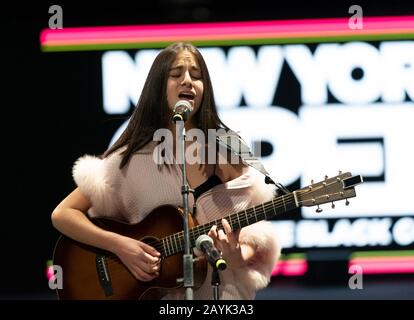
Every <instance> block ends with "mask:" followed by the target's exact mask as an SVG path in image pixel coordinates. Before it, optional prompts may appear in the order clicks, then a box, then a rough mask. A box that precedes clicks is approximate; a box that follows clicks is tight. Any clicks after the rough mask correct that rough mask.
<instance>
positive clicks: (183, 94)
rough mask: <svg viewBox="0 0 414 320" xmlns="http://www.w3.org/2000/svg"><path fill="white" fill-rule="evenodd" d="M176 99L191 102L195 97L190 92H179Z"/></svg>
mask: <svg viewBox="0 0 414 320" xmlns="http://www.w3.org/2000/svg"><path fill="white" fill-rule="evenodd" d="M178 98H180V99H184V100H191V101H192V100H194V98H195V96H194V94H192V93H191V92H181V93H180V94H179V95H178Z"/></svg>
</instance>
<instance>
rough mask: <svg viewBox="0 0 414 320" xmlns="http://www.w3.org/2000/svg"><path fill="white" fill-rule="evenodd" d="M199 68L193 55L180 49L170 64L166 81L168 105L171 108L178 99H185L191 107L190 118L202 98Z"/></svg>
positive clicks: (201, 81)
mask: <svg viewBox="0 0 414 320" xmlns="http://www.w3.org/2000/svg"><path fill="white" fill-rule="evenodd" d="M203 89H204V85H203V80H202V77H201V69H200V66H199V64H198V62H197V59H196V58H195V56H194V55H193V54H192V53H191V52H189V51H187V50H184V51H181V52H180V53H179V54H178V55H177V58H176V59H175V60H174V62H173V63H172V65H171V68H170V71H169V75H168V81H167V101H168V106H169V108H170V109H171V110H173V108H174V106H175V104H176V103H177V101H179V100H187V101H188V102H190V104H191V105H192V107H193V111H192V112H191V114H190V118H191V116H192V115H194V114H195V113H196V112H197V110H198V108H199V107H200V104H201V100H202V99H203Z"/></svg>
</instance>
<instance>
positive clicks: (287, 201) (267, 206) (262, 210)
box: [106, 181, 340, 272]
mask: <svg viewBox="0 0 414 320" xmlns="http://www.w3.org/2000/svg"><path fill="white" fill-rule="evenodd" d="M334 183H337V181H333V182H332V183H329V184H326V185H325V186H324V185H321V186H319V187H315V188H314V189H313V190H310V189H308V190H297V191H296V192H297V193H298V194H301V193H307V192H309V191H313V192H314V191H316V190H319V189H321V188H326V187H327V186H329V185H331V184H334ZM333 194H340V192H336V193H331V195H333ZM289 195H292V196H291V197H288V199H284V198H283V197H285V196H282V197H281V199H277V198H275V199H277V200H276V201H275V199H272V200H270V201H268V202H266V204H265V203H262V204H261V205H260V204H259V205H257V206H255V207H251V208H248V209H246V210H244V211H245V214H244V215H242V216H241V218H240V217H238V219H237V221H239V225H240V224H242V223H243V224H244V223H245V222H247V223H248V224H249V223H250V221H249V219H248V215H249V214H252V213H254V214H255V216H256V217H264V218H265V219H266V218H267V217H266V213H265V211H266V210H268V209H270V208H273V210H274V212H275V215H274V216H276V215H278V214H279V213H278V212H277V211H276V208H275V207H276V206H278V205H280V204H282V203H283V206H284V207H288V206H290V205H292V204H295V206H296V201H295V199H294V197H293V194H289ZM320 197H323V196H319V197H317V198H320ZM298 202H299V204H302V203H303V202H304V201H298ZM255 208H256V209H255ZM256 211H258V213H256ZM286 211H288V210H286ZM286 211H284V212H286ZM280 213H282V212H280ZM233 214H241V212H239V213H233ZM233 214H230V215H228V216H226V217H223V218H225V219H226V218H227V220H229V219H230V218H229V217H230V216H232V215H233ZM223 218H221V219H223ZM221 219H219V220H213V221H210V222H209V223H207V224H204V225H199V226H196V227H194V228H193V229H192V230H190V233H192V235H193V238H194V236H195V235H197V236H198V235H201V234H204V233H205V232H206V231H207V230H208V228H211V227H212V226H213V225H217V226H218V227H220V228H222V227H223V226H222V223H221ZM261 220H263V219H260V221H261ZM256 221H258V220H257V219H256ZM230 222H232V221H231V219H230ZM241 222H242V223H241ZM203 228H204V229H206V230H202V229H203ZM199 229H201V230H199ZM200 232H201V233H200ZM183 234H184V232H183V231H181V232H178V233H176V234H174V235H170V236H167V237H165V238H163V239H165V241H166V242H167V241H169V242H171V243H172V239H174V242H175V244H176V246H175V247H176V249H175V248H174V246H173V245H171V247H169V244H167V248H166V247H165V245H164V244H163V243H162V241H161V242H160V241H159V240H156V241H153V242H149V243H147V244H148V245H150V246H153V247H154V248H155V249H157V251H159V252H160V253H161V256H163V255H164V256H165V257H168V256H171V255H173V254H175V253H178V252H180V251H182V244H183V240H184V237H183V236H182V235H183ZM175 235H177V237H178V239H175V237H176V236H175ZM172 237H173V238H172ZM190 238H191V235H190ZM161 240H162V239H161ZM177 240H178V241H179V246H180V248H178V246H177ZM190 240H192V241H193V242H194V239H190ZM168 249H171V250H168ZM175 250H177V252H175ZM106 258H107V259H108V262H116V263H117V265H116V266H115V267H112V268H111V269H112V270H111V272H113V271H116V270H118V268H116V267H117V266H119V267H120V268H121V269H125V266H124V265H123V264H122V262H121V261H120V259H119V258H118V257H117V256H115V255H114V256H107V257H106Z"/></svg>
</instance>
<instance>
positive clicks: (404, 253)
mask: <svg viewBox="0 0 414 320" xmlns="http://www.w3.org/2000/svg"><path fill="white" fill-rule="evenodd" d="M368 257H378V258H379V257H414V250H391V251H357V252H354V253H353V254H352V255H351V258H352V259H355V258H368Z"/></svg>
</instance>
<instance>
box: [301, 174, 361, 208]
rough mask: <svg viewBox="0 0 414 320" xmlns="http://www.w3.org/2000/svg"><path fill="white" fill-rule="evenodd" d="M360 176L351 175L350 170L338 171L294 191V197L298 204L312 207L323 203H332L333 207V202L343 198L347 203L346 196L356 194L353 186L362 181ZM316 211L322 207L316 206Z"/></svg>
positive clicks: (350, 196)
mask: <svg viewBox="0 0 414 320" xmlns="http://www.w3.org/2000/svg"><path fill="white" fill-rule="evenodd" d="M362 182H363V179H362V176H360V175H356V176H352V174H351V173H350V172H346V173H340V174H339V175H337V176H335V177H332V178H328V177H327V176H325V180H323V181H320V182H317V183H313V182H312V184H311V185H309V186H307V187H304V188H302V189H299V190H297V191H296V198H297V202H298V204H299V206H303V207H312V206H316V205H317V206H319V205H320V204H323V203H332V208H334V207H335V205H334V202H335V201H339V200H345V201H346V202H345V204H346V205H348V204H349V202H348V198H353V197H355V196H356V193H355V186H356V185H358V184H360V183H362ZM316 211H317V212H321V211H322V209H321V208H319V207H318V209H317V210H316Z"/></svg>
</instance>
